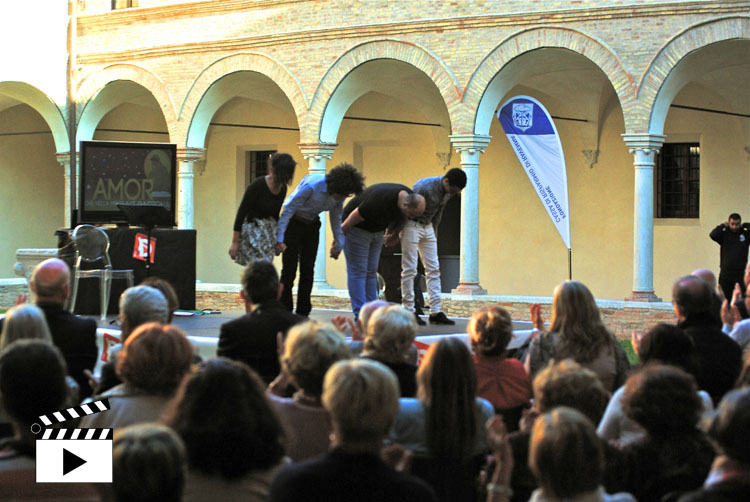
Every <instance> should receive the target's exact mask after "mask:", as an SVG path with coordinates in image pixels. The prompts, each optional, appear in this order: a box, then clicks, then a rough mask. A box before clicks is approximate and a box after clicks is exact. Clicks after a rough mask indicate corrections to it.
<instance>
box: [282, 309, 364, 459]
mask: <svg viewBox="0 0 750 502" xmlns="http://www.w3.org/2000/svg"><path fill="white" fill-rule="evenodd" d="M349 357H350V352H349V345H348V344H347V343H346V340H345V339H344V337H343V336H342V335H341V334H340V333H339V332H338V331H337V330H336V328H334V327H333V326H331V325H330V324H323V323H321V322H318V321H306V322H304V323H302V324H297V325H296V326H293V327H291V328H290V329H289V334H288V335H287V338H286V341H285V342H284V352H283V354H282V355H281V374H280V375H279V378H277V379H276V380H274V381H273V383H272V384H271V385H270V386H269V387H268V390H269V398H270V400H271V404H272V405H273V407H274V408H275V409H276V412H277V413H278V415H279V417H280V418H281V422H282V424H284V426H285V432H286V442H285V446H286V454H287V455H288V456H289V458H291V459H292V460H293V461H295V462H297V461H300V460H305V459H307V458H311V457H314V456H317V455H320V454H323V453H325V452H326V451H328V445H329V436H330V434H331V428H330V426H329V425H328V420H327V418H326V413H325V411H323V407H322V404H321V401H320V395H321V393H322V392H323V378H324V377H325V374H326V371H328V368H330V367H331V365H332V364H333V363H335V362H336V361H339V360H341V359H348V358H349ZM288 383H291V384H292V385H293V386H294V387H295V388H296V389H297V390H296V392H295V393H294V395H293V396H292V397H291V398H288V397H283V396H278V395H275V394H274V392H283V390H284V389H285V388H286V386H287V384H288Z"/></svg>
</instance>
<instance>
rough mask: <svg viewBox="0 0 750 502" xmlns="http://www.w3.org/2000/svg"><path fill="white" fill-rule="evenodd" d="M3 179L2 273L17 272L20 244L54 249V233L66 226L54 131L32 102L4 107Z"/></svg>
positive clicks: (0, 134)
mask: <svg viewBox="0 0 750 502" xmlns="http://www.w3.org/2000/svg"><path fill="white" fill-rule="evenodd" d="M8 133H11V135H7V134H8ZM13 133H21V134H13ZM0 179H2V182H0V215H2V218H3V224H2V225H0V277H15V275H14V273H13V264H14V263H15V261H16V249H18V248H55V247H57V238H56V237H55V236H54V232H55V230H57V229H58V228H60V227H61V226H64V225H66V223H65V222H64V221H63V219H64V218H63V204H64V198H63V197H64V182H63V168H62V166H61V165H60V164H58V163H57V162H56V161H55V145H54V142H53V140H52V134H51V133H50V132H49V127H48V126H47V124H46V123H45V122H44V120H43V119H42V117H41V116H40V115H39V114H38V113H37V112H35V111H34V110H33V109H32V108H31V107H29V106H27V105H17V106H13V107H11V108H8V109H6V110H3V111H2V112H0Z"/></svg>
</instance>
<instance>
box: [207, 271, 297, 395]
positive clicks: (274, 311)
mask: <svg viewBox="0 0 750 502" xmlns="http://www.w3.org/2000/svg"><path fill="white" fill-rule="evenodd" d="M281 288H282V286H281V285H280V284H279V274H278V273H277V272H276V268H274V266H273V263H271V262H268V261H264V260H260V261H254V262H252V263H250V264H249V265H248V266H247V267H245V270H244V272H243V273H242V291H240V297H241V298H242V300H243V301H244V302H245V311H246V312H247V314H245V315H244V316H242V317H240V318H238V319H234V320H232V321H229V322H226V323H224V324H222V325H221V330H220V332H219V345H218V348H217V349H216V355H217V356H221V357H228V358H230V359H235V360H237V361H242V362H243V363H245V364H247V365H248V366H250V367H251V368H252V369H254V370H255V371H256V372H257V373H258V374H259V375H260V377H261V378H263V380H264V381H265V382H266V383H270V382H271V381H272V380H273V379H274V378H276V376H277V375H278V374H279V371H280V369H281V367H280V366H279V355H278V348H277V346H276V339H277V334H278V333H281V334H282V336H286V332H287V330H288V329H289V328H290V327H291V326H293V325H295V324H297V323H299V322H302V321H304V320H305V318H304V317H301V316H298V315H296V314H293V313H292V312H289V311H288V310H287V309H286V307H284V305H283V304H282V303H281V302H280V301H279V298H280V297H281Z"/></svg>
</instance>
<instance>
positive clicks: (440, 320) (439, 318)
mask: <svg viewBox="0 0 750 502" xmlns="http://www.w3.org/2000/svg"><path fill="white" fill-rule="evenodd" d="M430 324H446V325H449V326H452V325H454V324H456V321H452V320H450V319H448V318H447V317H445V314H443V313H442V312H438V313H437V314H430Z"/></svg>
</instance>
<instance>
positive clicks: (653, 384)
mask: <svg viewBox="0 0 750 502" xmlns="http://www.w3.org/2000/svg"><path fill="white" fill-rule="evenodd" d="M704 284H705V283H704ZM622 407H623V410H624V411H625V414H626V415H628V416H629V417H630V418H631V419H633V420H635V421H636V422H638V423H639V424H640V425H641V427H643V428H644V429H645V430H646V435H645V436H644V437H642V438H640V439H637V440H635V441H633V442H631V443H630V444H628V445H626V446H625V447H624V448H623V449H622V452H623V454H624V461H625V465H624V468H623V469H622V472H621V476H622V480H623V482H624V486H625V487H626V490H627V491H628V492H630V493H632V494H633V495H635V497H636V498H637V499H638V501H639V502H650V501H656V502H659V501H660V500H662V497H669V499H670V500H674V499H676V497H677V496H679V494H680V493H683V492H687V491H690V490H695V489H696V488H699V487H700V486H701V485H702V484H703V481H704V480H705V479H706V475H707V474H708V471H709V469H710V467H711V463H712V462H713V459H714V451H713V448H712V447H711V443H709V441H708V439H707V438H706V436H705V434H704V433H703V432H701V431H700V430H699V429H698V428H697V426H696V425H697V423H698V419H699V417H700V412H701V400H700V398H699V397H698V389H697V387H696V385H695V379H693V377H691V376H690V375H688V374H687V373H685V372H684V371H682V370H681V369H679V368H676V367H674V366H663V365H658V364H651V365H649V366H647V367H645V368H643V369H642V370H641V371H639V372H638V373H635V374H634V375H632V376H631V377H630V378H628V381H627V382H626V383H625V395H624V397H623V402H622Z"/></svg>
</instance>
